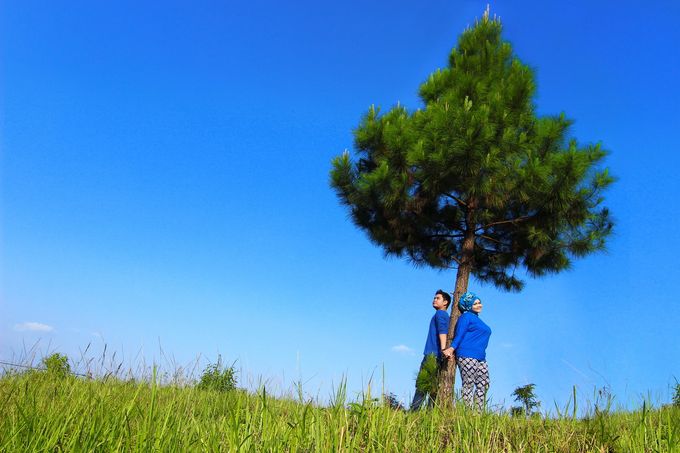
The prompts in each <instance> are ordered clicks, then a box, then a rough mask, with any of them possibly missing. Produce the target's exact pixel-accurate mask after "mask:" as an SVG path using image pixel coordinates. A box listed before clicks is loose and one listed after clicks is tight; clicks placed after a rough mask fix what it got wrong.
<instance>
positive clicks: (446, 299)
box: [435, 289, 451, 308]
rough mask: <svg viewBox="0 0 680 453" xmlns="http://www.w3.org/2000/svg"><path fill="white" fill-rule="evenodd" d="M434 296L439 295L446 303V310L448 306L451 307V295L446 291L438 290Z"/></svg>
mask: <svg viewBox="0 0 680 453" xmlns="http://www.w3.org/2000/svg"><path fill="white" fill-rule="evenodd" d="M435 294H441V295H442V297H443V298H444V300H445V301H446V308H449V305H451V295H450V294H449V293H447V292H446V291H442V290H441V289H438V290H437V292H436V293H435Z"/></svg>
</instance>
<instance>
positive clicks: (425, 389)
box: [416, 354, 439, 399]
mask: <svg viewBox="0 0 680 453" xmlns="http://www.w3.org/2000/svg"><path fill="white" fill-rule="evenodd" d="M416 388H417V389H418V390H419V391H420V392H422V393H423V394H424V395H430V398H432V399H435V398H436V397H437V389H438V388H439V363H438V362H437V358H436V357H435V356H434V355H432V354H428V355H427V356H425V363H424V364H423V366H422V367H421V368H420V371H419V372H418V377H416Z"/></svg>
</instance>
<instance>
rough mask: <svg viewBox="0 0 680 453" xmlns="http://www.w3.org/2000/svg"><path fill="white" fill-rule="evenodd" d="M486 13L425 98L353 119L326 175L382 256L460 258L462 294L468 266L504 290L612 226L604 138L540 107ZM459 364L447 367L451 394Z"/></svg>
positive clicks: (592, 247)
mask: <svg viewBox="0 0 680 453" xmlns="http://www.w3.org/2000/svg"><path fill="white" fill-rule="evenodd" d="M501 28H502V27H501V22H500V20H499V19H496V18H493V19H491V18H490V17H489V12H488V9H487V11H486V12H485V14H484V15H483V18H482V19H481V20H479V21H477V22H476V23H475V25H474V26H473V27H471V28H468V29H466V30H465V31H464V32H463V33H462V34H461V35H460V37H459V40H458V45H457V46H456V47H455V48H454V49H453V50H452V51H451V54H450V57H449V65H448V67H446V68H444V69H440V70H437V71H436V72H434V73H433V74H431V75H430V77H429V78H428V79H427V80H426V81H425V82H424V83H423V84H422V85H421V86H420V91H419V94H420V98H421V99H422V101H423V103H424V107H423V108H422V109H418V110H415V111H408V110H407V109H406V108H405V107H404V106H401V105H397V106H395V107H393V108H392V109H391V110H389V111H388V112H386V113H381V111H380V109H379V108H376V107H373V106H372V107H371V108H370V109H369V110H368V112H367V113H366V114H365V116H364V117H363V119H362V121H361V123H360V124H359V126H358V128H357V129H356V130H355V133H354V135H355V143H354V144H355V149H356V158H355V160H352V158H351V157H350V154H349V152H347V151H345V152H344V153H343V154H342V155H340V156H338V157H336V158H335V159H333V162H332V169H331V186H332V187H333V188H334V190H335V191H336V192H337V194H338V197H339V198H340V200H341V202H342V203H343V204H345V205H347V206H348V207H349V209H350V211H351V215H352V219H353V221H354V223H355V224H356V225H357V226H358V227H359V228H361V229H363V230H365V231H366V233H367V234H368V237H369V238H370V240H371V241H373V242H374V243H376V244H378V245H380V246H381V247H382V248H383V249H384V251H385V254H386V255H392V256H397V257H405V258H407V259H409V260H410V261H411V262H412V263H414V264H415V265H418V266H430V267H433V268H436V269H457V274H456V283H455V290H454V303H453V304H452V311H451V314H452V316H451V325H450V329H449V335H450V336H451V335H452V334H453V331H454V327H455V324H456V321H457V318H458V315H459V313H458V310H457V309H456V304H455V301H457V300H458V298H459V297H460V295H461V294H463V293H464V292H465V291H466V290H467V287H468V281H469V278H470V275H473V276H474V277H475V278H476V279H477V280H479V281H480V282H488V283H491V284H493V285H495V286H496V287H499V288H501V289H505V290H509V291H519V290H521V289H522V287H523V284H524V282H523V281H522V280H521V278H520V276H518V275H517V274H516V270H517V269H520V270H523V271H524V272H526V273H527V274H528V275H529V276H531V277H540V276H544V275H547V274H551V273H557V272H560V271H562V270H564V269H567V268H568V267H569V266H570V264H571V260H572V259H573V258H580V257H583V256H585V255H588V254H589V253H591V252H594V251H597V250H601V249H603V248H604V246H605V240H606V238H607V236H608V235H609V234H610V232H611V230H612V225H613V224H612V220H611V219H610V216H609V212H608V210H607V209H606V208H605V207H602V202H603V198H602V192H603V191H604V189H605V188H607V187H608V186H609V185H610V184H611V183H612V182H613V178H612V177H611V176H610V175H609V173H608V170H607V169H606V168H605V169H598V168H597V167H598V164H600V163H601V161H602V160H603V158H604V157H605V155H606V152H605V150H604V149H602V148H601V146H600V145H599V144H596V145H579V144H578V143H577V141H576V140H575V139H574V138H570V137H569V127H570V125H571V123H572V122H571V121H570V120H569V119H567V118H566V117H565V116H564V115H563V114H561V115H557V116H539V115H537V113H536V107H535V105H534V103H533V97H534V95H535V82H534V74H533V71H532V70H531V69H530V68H529V67H528V66H527V65H525V64H523V63H522V62H521V61H520V60H519V58H517V57H516V56H515V55H514V53H513V50H512V47H511V45H510V44H509V43H508V42H506V41H504V40H503V39H502V37H501ZM454 377H455V364H453V362H450V364H449V367H448V369H447V370H445V372H444V373H442V378H441V379H442V380H441V387H440V391H439V395H440V401H449V400H451V389H452V387H453V379H454Z"/></svg>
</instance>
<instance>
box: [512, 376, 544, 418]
mask: <svg viewBox="0 0 680 453" xmlns="http://www.w3.org/2000/svg"><path fill="white" fill-rule="evenodd" d="M535 388H536V385H535V384H527V385H524V386H521V387H517V388H516V389H515V391H514V392H512V396H514V397H515V401H517V402H518V403H522V408H523V409H524V415H525V416H527V417H530V416H531V415H532V414H533V413H534V409H537V408H538V407H539V406H540V405H541V402H540V401H538V398H536V394H535V393H534V389H535ZM515 409H516V408H514V407H513V408H512V414H513V415H516V411H515Z"/></svg>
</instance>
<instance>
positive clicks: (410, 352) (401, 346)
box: [392, 344, 415, 355]
mask: <svg viewBox="0 0 680 453" xmlns="http://www.w3.org/2000/svg"><path fill="white" fill-rule="evenodd" d="M392 352H397V353H399V354H408V355H415V351H414V350H413V349H411V348H409V347H408V346H406V345H405V344H398V345H396V346H392Z"/></svg>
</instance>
